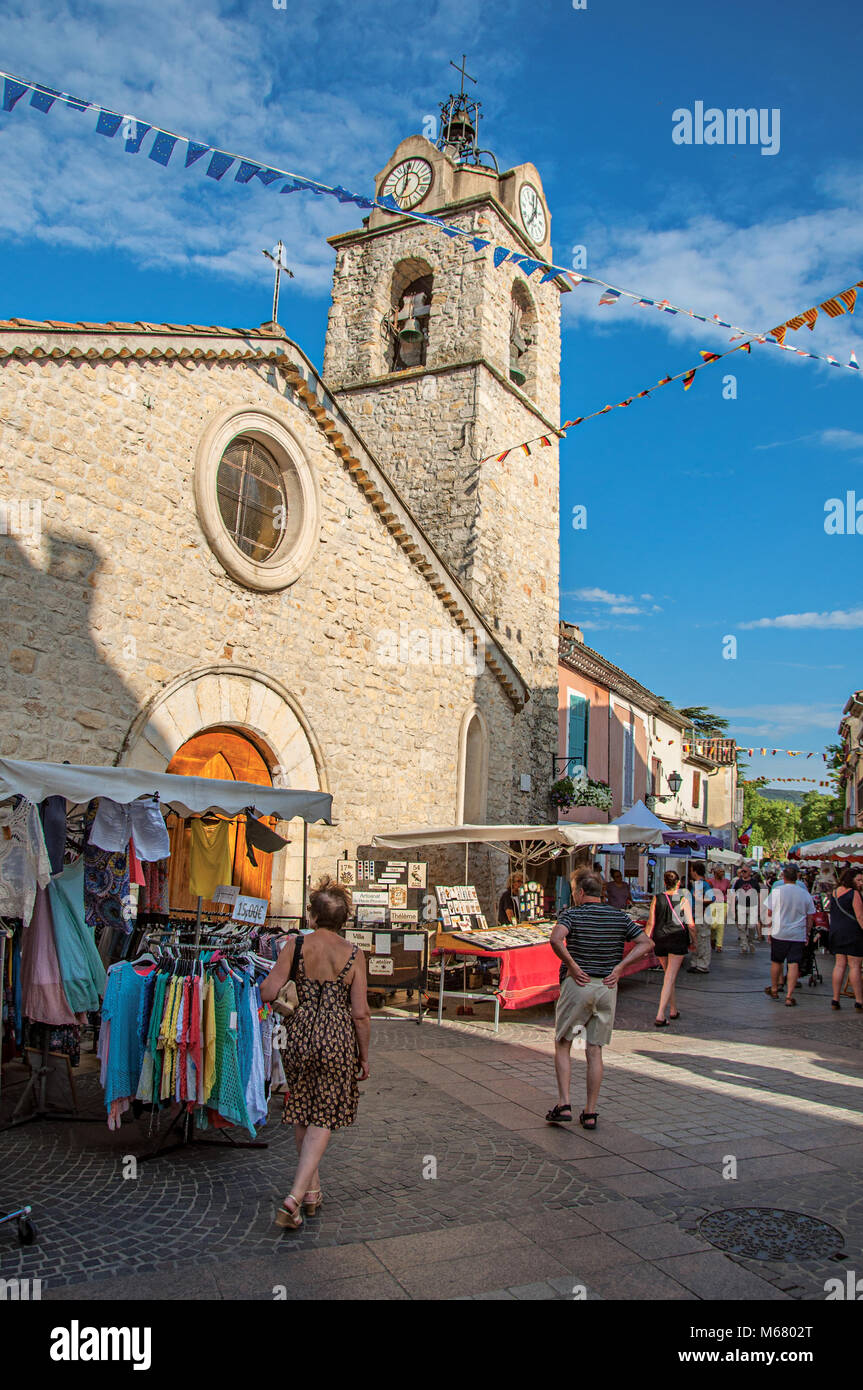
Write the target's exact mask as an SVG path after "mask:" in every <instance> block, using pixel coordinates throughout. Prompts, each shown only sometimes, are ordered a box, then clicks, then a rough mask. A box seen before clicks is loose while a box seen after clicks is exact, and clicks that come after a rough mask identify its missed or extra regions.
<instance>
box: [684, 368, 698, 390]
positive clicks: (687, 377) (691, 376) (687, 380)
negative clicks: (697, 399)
mask: <svg viewBox="0 0 863 1390" xmlns="http://www.w3.org/2000/svg"><path fill="white" fill-rule="evenodd" d="M694 380H695V368H694V367H693V368H692V369H691V370H690V371H688V372H684V373H683V389H684V391H688V390H689V388H690V386H691V385H692V383H693V381H694Z"/></svg>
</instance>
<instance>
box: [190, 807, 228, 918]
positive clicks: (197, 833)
mask: <svg viewBox="0 0 863 1390" xmlns="http://www.w3.org/2000/svg"><path fill="white" fill-rule="evenodd" d="M191 834H192V848H191V850H190V853H189V889H190V892H191V894H192V896H193V897H200V898H206V899H207V901H208V902H209V901H210V900H211V899H212V897H213V894H214V893H215V891H216V889H217V888H218V887H219V884H221V883H225V884H230V882H231V874H232V873H233V855H232V853H231V822H230V821H227V820H217V821H216V822H215V823H214V824H212V825H207V824H206V823H205V822H204V821H203V820H200V819H198V820H192V822H191Z"/></svg>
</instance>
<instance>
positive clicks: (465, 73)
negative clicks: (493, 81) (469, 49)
mask: <svg viewBox="0 0 863 1390" xmlns="http://www.w3.org/2000/svg"><path fill="white" fill-rule="evenodd" d="M466 62H467V54H466V53H463V54H462V55H461V67H459V65H458V63H454V62H453V60H452V58H450V60H449V65H450V67H451V68H455V70H456V72H459V73H461V86H460V87H459V89H458V94H459V96H460V97H463V96H464V80H465V78H467V79H468V80H469V81H470V82H473V83H474V85H476V78H475V77H471V75H470V73H469V72H468V71H467V69H466V68H465V63H466Z"/></svg>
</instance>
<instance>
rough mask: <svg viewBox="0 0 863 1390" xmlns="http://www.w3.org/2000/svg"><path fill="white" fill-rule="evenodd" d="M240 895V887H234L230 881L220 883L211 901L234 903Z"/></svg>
mask: <svg viewBox="0 0 863 1390" xmlns="http://www.w3.org/2000/svg"><path fill="white" fill-rule="evenodd" d="M239 896H240V890H239V888H238V887H233V888H232V887H231V885H230V883H220V884H219V886H218V888H217V889H216V891H215V893H214V894H213V896H212V898H211V902H214V903H231V904H232V905H233V904H234V903H235V902H236V901H237V898H238V897H239Z"/></svg>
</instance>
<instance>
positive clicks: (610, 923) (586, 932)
mask: <svg viewBox="0 0 863 1390" xmlns="http://www.w3.org/2000/svg"><path fill="white" fill-rule="evenodd" d="M572 894H573V901H574V904H575V906H573V907H569V908H565V909H564V911H563V912H562V913H561V914H560V917H559V918H558V921H557V925H556V926H555V928H554V931H553V932H552V934H551V949H552V950H553V951H554V953H555V955H556V956H558V957H559V958H560V960H561V962H562V964H561V967H560V997H559V999H558V1001H557V1008H556V1010H555V1018H554V1070H555V1074H556V1077H557V1093H558V1104H557V1105H555V1106H553V1107H552V1109H551V1110H549V1112H548V1114H547V1115H546V1117H545V1118H546V1119H547V1120H548V1121H549V1122H550V1123H552V1124H555V1123H557V1122H559V1121H562V1120H563V1121H567V1120H571V1119H572V1106H571V1104H570V1099H569V1093H570V1084H571V1079H572V1044H573V1040H574V1039H575V1038H576V1037H578V1038H581V1037H583V1038H584V1040H585V1062H586V1071H587V1078H586V1079H587V1103H586V1105H585V1108H584V1109H583V1110H582V1112H581V1114H580V1115H579V1117H578V1118H579V1123H580V1124H581V1126H582V1128H584V1129H590V1130H593V1129H596V1125H597V1118H598V1112H597V1105H598V1102H599V1090H600V1086H601V1085H602V1073H603V1062H602V1049H603V1047H605V1046H607V1044H608V1043H610V1042H611V1034H612V1030H613V1028H614V1013H615V1009H616V1007H617V982H618V980H619V979H620V967H621V965H622V964H623V956H624V944H625V942H627V941H633V942H634V943H635V945H634V946H633V949H632V951H631V952H630V954H629V956H628V957H627V960H628V961H632V962H634V961H637V960H640V959H641V957H642V956H646V955H647V953H648V951H649V950H650V948H651V942H650V937H649V936H647V934H646V933H645V932H644V931H642V929H641V927H640V926H638V924H637V923H635V922H633V920H632V918H631V917H630V916H629V914H628V913H626V912H623V911H621V909H620V908H618V907H611V906H610V905H609V904H608V903H603V902H602V882H601V880H600V879H599V878H598V877H597V876H596V875H595V874H585V873H581V874H580V875H573V879H572Z"/></svg>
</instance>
